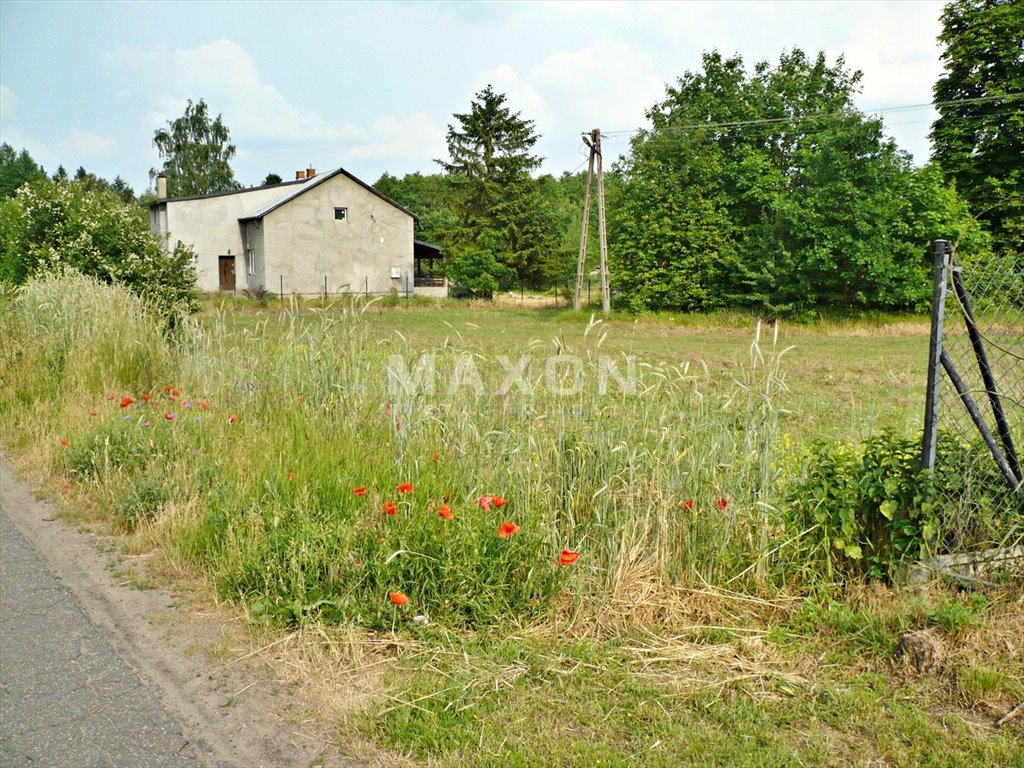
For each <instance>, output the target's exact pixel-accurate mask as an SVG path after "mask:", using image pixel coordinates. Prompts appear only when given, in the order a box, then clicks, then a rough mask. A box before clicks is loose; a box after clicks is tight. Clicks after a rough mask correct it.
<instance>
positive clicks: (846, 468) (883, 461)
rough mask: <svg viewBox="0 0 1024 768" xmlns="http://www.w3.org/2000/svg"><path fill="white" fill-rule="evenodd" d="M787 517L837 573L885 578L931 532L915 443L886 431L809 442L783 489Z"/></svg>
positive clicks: (929, 491)
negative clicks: (851, 439)
mask: <svg viewBox="0 0 1024 768" xmlns="http://www.w3.org/2000/svg"><path fill="white" fill-rule="evenodd" d="M788 499H789V502H790V507H789V510H790V522H791V524H793V525H795V526H796V528H797V529H798V530H801V531H806V532H807V534H806V536H805V540H806V541H810V542H812V543H813V546H814V548H815V549H817V551H818V554H819V557H820V558H821V559H824V560H825V561H826V562H827V564H828V566H829V567H830V569H831V568H834V569H835V570H836V571H838V572H839V573H840V574H843V575H847V576H852V575H865V574H866V575H868V576H870V577H872V578H884V579H890V578H892V576H893V575H894V574H895V570H896V569H897V568H898V566H899V565H900V564H901V563H902V562H903V561H904V559H906V558H908V557H917V556H920V554H921V553H922V551H923V550H924V549H926V548H927V547H928V546H929V545H930V544H931V543H932V542H934V541H935V540H936V537H937V534H938V532H939V522H940V520H939V511H940V506H939V503H938V495H937V493H936V485H935V480H934V476H933V475H932V474H931V473H929V472H924V471H922V469H921V444H920V440H919V439H916V438H906V437H901V436H899V435H895V434H893V433H892V432H888V431H887V432H883V433H882V434H881V435H877V436H875V437H871V438H869V439H868V440H866V441H865V442H864V443H863V444H862V445H861V446H853V445H850V444H848V443H827V442H821V441H819V442H816V443H815V444H814V446H813V448H812V457H811V458H810V460H809V462H808V466H807V470H806V472H805V474H804V477H802V478H801V479H799V480H797V481H796V482H795V483H794V484H793V485H792V487H791V488H790V491H789V493H788Z"/></svg>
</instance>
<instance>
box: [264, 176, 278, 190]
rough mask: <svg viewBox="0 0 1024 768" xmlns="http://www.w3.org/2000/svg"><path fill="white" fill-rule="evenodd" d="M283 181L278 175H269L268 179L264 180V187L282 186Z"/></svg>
mask: <svg viewBox="0 0 1024 768" xmlns="http://www.w3.org/2000/svg"><path fill="white" fill-rule="evenodd" d="M281 181H282V179H281V177H280V176H279V175H278V174H276V173H268V174H267V178H265V179H264V180H263V186H264V187H266V186H269V185H271V184H280V183H281Z"/></svg>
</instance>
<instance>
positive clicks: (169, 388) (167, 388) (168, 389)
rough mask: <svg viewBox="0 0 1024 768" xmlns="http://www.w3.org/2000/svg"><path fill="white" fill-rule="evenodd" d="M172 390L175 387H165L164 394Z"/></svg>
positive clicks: (168, 385)
mask: <svg viewBox="0 0 1024 768" xmlns="http://www.w3.org/2000/svg"><path fill="white" fill-rule="evenodd" d="M172 389H174V387H172V386H171V385H170V384H167V385H165V386H164V392H170V391H171V390H172Z"/></svg>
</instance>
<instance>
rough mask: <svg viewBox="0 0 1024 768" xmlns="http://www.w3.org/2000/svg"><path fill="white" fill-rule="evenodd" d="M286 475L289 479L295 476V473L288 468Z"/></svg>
mask: <svg viewBox="0 0 1024 768" xmlns="http://www.w3.org/2000/svg"><path fill="white" fill-rule="evenodd" d="M286 477H287V478H288V479H289V480H291V479H292V478H293V477H295V473H294V472H292V471H291V470H290V469H289V470H288V474H287V475H286Z"/></svg>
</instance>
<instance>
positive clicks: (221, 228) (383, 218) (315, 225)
mask: <svg viewBox="0 0 1024 768" xmlns="http://www.w3.org/2000/svg"><path fill="white" fill-rule="evenodd" d="M157 196H158V197H157V200H156V201H155V202H153V203H152V204H151V205H150V226H151V227H152V230H153V232H154V233H156V234H157V235H162V236H166V237H167V242H168V245H170V244H171V243H176V242H182V243H185V244H187V245H190V246H192V248H193V249H194V250H195V252H196V256H197V260H196V264H195V267H196V273H197V276H198V285H199V289H200V290H201V291H204V292H208V293H213V292H215V291H232V292H234V291H236V290H244V289H248V290H258V289H260V288H263V289H266V290H268V291H270V292H272V293H278V292H280V293H281V294H289V293H296V294H323V293H345V292H352V293H367V294H383V293H388V292H390V291H391V290H392V289H394V290H396V291H398V293H399V294H400V295H408V294H412V293H413V292H416V293H418V294H420V295H423V294H427V295H435V296H444V295H447V288H446V286H445V282H444V280H443V278H440V277H439V275H440V273H441V270H440V259H441V254H440V251H439V249H438V248H437V247H436V246H431V245H429V244H428V243H423V242H420V241H416V240H415V238H414V229H415V225H416V217H415V216H414V215H413V214H412V213H411V212H410V211H408V210H407V209H405V208H403V207H402V206H400V205H398V204H397V203H395V202H393V201H391V200H389V199H388V198H386V197H384V196H383V195H381V194H380V193H378V192H377V191H376V190H374V189H373V188H372V187H371V186H369V185H368V184H366V183H364V182H363V181H360V180H359V179H357V178H356V177H355V176H353V175H352V174H350V173H349V172H348V171H346V170H345V169H343V168H338V169H336V170H334V171H330V172H328V173H323V174H317V173H316V170H315V169H313V168H310V169H308V170H306V171H299V172H298V173H296V179H295V181H290V182H285V183H283V184H275V185H272V186H266V187H257V188H254V189H243V190H239V191H236V192H223V193H218V194H211V195H203V196H200V197H183V198H168V197H167V184H166V180H165V179H164V178H163V177H162V176H161V177H158V178H157Z"/></svg>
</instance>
